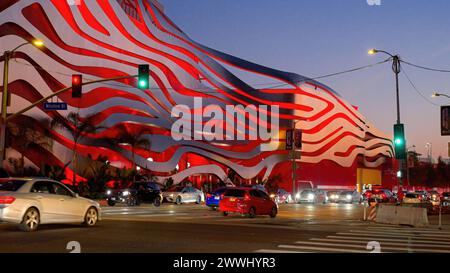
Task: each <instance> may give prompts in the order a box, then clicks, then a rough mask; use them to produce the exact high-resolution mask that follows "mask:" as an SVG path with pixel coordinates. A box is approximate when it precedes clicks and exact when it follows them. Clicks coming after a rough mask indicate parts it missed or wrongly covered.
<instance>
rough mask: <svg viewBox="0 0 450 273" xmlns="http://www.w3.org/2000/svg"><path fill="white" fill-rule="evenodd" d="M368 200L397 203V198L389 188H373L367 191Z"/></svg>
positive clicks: (370, 202)
mask: <svg viewBox="0 0 450 273" xmlns="http://www.w3.org/2000/svg"><path fill="white" fill-rule="evenodd" d="M366 198H367V202H368V203H369V205H370V204H372V203H397V199H396V198H395V197H394V195H393V194H392V192H391V191H390V190H388V189H373V190H371V191H366Z"/></svg>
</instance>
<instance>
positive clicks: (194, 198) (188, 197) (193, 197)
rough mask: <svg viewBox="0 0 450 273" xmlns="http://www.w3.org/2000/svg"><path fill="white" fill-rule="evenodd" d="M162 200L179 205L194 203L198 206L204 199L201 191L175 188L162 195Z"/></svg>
mask: <svg viewBox="0 0 450 273" xmlns="http://www.w3.org/2000/svg"><path fill="white" fill-rule="evenodd" d="M163 199H165V200H166V201H167V202H172V203H175V204H177V205H180V204H183V203H194V202H195V203H197V204H200V203H201V202H203V201H204V199H205V197H204V195H203V192H202V191H201V190H198V189H196V188H194V187H192V186H186V187H183V186H175V187H172V188H170V189H168V190H167V191H166V192H164V193H163Z"/></svg>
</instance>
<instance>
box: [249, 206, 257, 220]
mask: <svg viewBox="0 0 450 273" xmlns="http://www.w3.org/2000/svg"><path fill="white" fill-rule="evenodd" d="M248 217H249V218H255V217H256V209H255V208H254V207H251V208H250V209H249V210H248Z"/></svg>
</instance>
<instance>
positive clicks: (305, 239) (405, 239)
mask: <svg viewBox="0 0 450 273" xmlns="http://www.w3.org/2000/svg"><path fill="white" fill-rule="evenodd" d="M102 210H103V212H102V215H103V221H101V222H100V223H99V224H98V226H96V227H93V228H85V227H81V226H79V225H43V226H41V227H40V229H39V230H38V231H37V232H32V233H24V232H21V231H18V229H17V228H16V226H15V225H11V224H5V223H0V242H1V244H0V252H32V253H35V252H52V253H53V252H57V253H67V252H71V251H80V252H88V253H90V252H94V253H95V252H107V253H110V252H114V253H117V252H119V253H122V252H145V253H148V252H150V253H164V252H170V253H174V252H175V253H192V252H194V253H199V252H203V253H242V252H246V253H250V252H272V253H274V252H347V253H353V252H370V251H378V250H380V249H381V250H380V251H381V252H432V253H433V252H446V251H449V252H450V228H449V227H450V226H449V225H444V230H438V229H437V227H436V226H435V225H432V226H430V227H427V228H421V229H418V228H411V227H402V226H389V225H381V224H375V223H373V222H365V221H362V218H363V207H362V206H361V205H358V204H325V205H324V204H318V205H307V204H286V205H285V204H283V205H281V206H280V208H279V214H278V216H277V217H276V218H270V217H267V216H258V217H256V218H254V219H250V218H246V217H243V216H240V215H229V216H227V217H224V216H222V215H221V214H220V212H217V211H213V210H211V209H209V208H207V207H205V206H204V205H195V204H192V205H191V204H184V205H174V204H163V205H162V206H160V207H154V206H152V205H143V206H139V207H126V206H115V207H103V208H102ZM432 217H434V216H432ZM448 218H449V217H448V215H447V216H444V223H448V222H449V219H448ZM433 221H435V219H434V218H433V219H431V222H433ZM370 242H372V243H370ZM373 242H375V243H373ZM377 243H378V244H379V245H377ZM378 246H379V247H380V249H378V248H377V247H378Z"/></svg>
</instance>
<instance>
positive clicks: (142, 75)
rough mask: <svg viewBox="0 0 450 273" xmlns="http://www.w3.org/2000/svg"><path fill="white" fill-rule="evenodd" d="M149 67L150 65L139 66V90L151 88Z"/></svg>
mask: <svg viewBox="0 0 450 273" xmlns="http://www.w3.org/2000/svg"><path fill="white" fill-rule="evenodd" d="M149 71H150V68H149V65H148V64H140V65H139V73H138V88H139V89H148V87H149V83H148V82H149Z"/></svg>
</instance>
